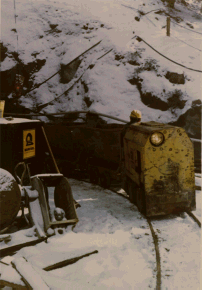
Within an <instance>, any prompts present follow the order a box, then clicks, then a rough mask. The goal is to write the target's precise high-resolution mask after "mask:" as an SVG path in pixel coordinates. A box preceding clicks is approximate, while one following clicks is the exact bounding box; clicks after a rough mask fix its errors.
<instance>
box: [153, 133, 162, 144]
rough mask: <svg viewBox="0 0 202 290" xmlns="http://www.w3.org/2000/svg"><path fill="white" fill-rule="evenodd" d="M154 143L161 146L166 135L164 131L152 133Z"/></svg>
mask: <svg viewBox="0 0 202 290" xmlns="http://www.w3.org/2000/svg"><path fill="white" fill-rule="evenodd" d="M150 141H151V143H152V145H154V146H159V145H161V144H162V143H163V141H164V136H163V134H162V133H160V132H155V133H153V134H152V135H151V139H150Z"/></svg>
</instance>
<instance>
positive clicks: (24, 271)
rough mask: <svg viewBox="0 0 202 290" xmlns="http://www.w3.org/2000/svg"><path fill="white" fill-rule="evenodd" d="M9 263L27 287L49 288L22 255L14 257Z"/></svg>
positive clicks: (35, 289) (34, 288) (37, 289)
mask: <svg viewBox="0 0 202 290" xmlns="http://www.w3.org/2000/svg"><path fill="white" fill-rule="evenodd" d="M11 264H12V265H13V266H14V267H15V269H16V270H17V272H18V273H19V274H20V276H21V277H22V280H23V281H24V282H25V284H26V285H27V286H28V287H29V288H28V289H33V290H39V289H43V290H48V289H50V288H49V286H48V285H47V284H46V282H45V281H44V280H43V278H42V277H41V276H40V275H39V273H37V272H36V271H35V270H34V268H33V267H32V265H31V264H30V263H29V262H27V261H26V260H25V259H24V258H23V257H19V258H16V259H14V260H13V261H12V262H11Z"/></svg>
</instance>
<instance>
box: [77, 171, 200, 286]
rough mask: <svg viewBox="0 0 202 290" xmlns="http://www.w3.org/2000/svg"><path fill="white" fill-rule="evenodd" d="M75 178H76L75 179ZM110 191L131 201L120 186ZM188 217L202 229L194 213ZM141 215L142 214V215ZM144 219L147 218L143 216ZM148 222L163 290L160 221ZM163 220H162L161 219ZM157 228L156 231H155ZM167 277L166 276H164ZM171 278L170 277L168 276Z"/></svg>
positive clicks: (189, 213) (159, 283) (159, 281)
mask: <svg viewBox="0 0 202 290" xmlns="http://www.w3.org/2000/svg"><path fill="white" fill-rule="evenodd" d="M73 178H74V177H73ZM76 179H79V180H80V181H84V182H87V183H91V182H90V180H89V179H83V178H76ZM109 190H110V191H112V192H114V193H116V194H118V195H120V196H122V197H123V198H125V199H128V200H129V196H128V195H127V194H126V193H125V191H123V190H122V189H121V187H120V184H118V183H117V184H112V186H111V187H110V188H109ZM186 213H187V215H188V216H190V217H191V218H192V219H193V220H194V221H195V222H196V223H197V225H198V226H199V227H200V228H201V222H200V221H199V220H198V218H197V217H196V216H195V215H194V214H193V213H192V212H188V211H187V212H186ZM140 214H141V213H140ZM142 217H143V218H145V217H144V216H143V215H142ZM176 217H178V216H177V215H174V218H176ZM145 219H146V220H147V223H148V225H149V228H150V231H151V235H152V238H153V243H154V249H155V255H156V267H155V269H154V272H155V276H156V288H155V289H156V290H160V289H163V288H162V276H163V275H162V267H161V255H160V248H159V242H160V240H161V239H162V240H163V238H162V237H160V236H159V235H158V234H159V233H160V232H161V231H160V230H158V226H157V225H153V222H158V219H153V218H145ZM161 220H162V219H161ZM155 228H156V229H155ZM173 232H175V229H173ZM164 275H166V274H164ZM167 276H169V275H167Z"/></svg>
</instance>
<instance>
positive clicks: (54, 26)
mask: <svg viewBox="0 0 202 290" xmlns="http://www.w3.org/2000/svg"><path fill="white" fill-rule="evenodd" d="M57 26H58V24H50V28H51V29H54V28H56V27H57Z"/></svg>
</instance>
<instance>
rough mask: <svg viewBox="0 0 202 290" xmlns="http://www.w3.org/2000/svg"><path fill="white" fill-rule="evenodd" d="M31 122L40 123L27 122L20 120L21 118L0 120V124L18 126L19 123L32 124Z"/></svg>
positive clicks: (26, 120)
mask: <svg viewBox="0 0 202 290" xmlns="http://www.w3.org/2000/svg"><path fill="white" fill-rule="evenodd" d="M32 122H40V121H39V120H29V119H21V118H12V119H10V118H9V117H8V118H7V117H6V118H0V124H19V123H32Z"/></svg>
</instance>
